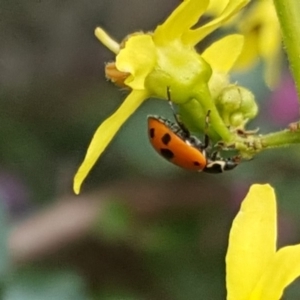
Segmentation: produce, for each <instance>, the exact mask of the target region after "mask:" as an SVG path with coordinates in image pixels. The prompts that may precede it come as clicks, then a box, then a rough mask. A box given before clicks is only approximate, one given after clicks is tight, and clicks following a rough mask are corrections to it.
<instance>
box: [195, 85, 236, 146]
mask: <svg viewBox="0 0 300 300" xmlns="http://www.w3.org/2000/svg"><path fill="white" fill-rule="evenodd" d="M194 96H195V98H196V99H197V100H198V101H199V103H200V104H201V106H202V107H203V109H204V111H205V112H208V111H210V115H209V125H210V126H211V127H212V128H213V130H214V131H215V132H216V133H217V134H218V135H219V136H220V137H221V140H222V141H224V142H226V143H230V142H232V141H233V140H234V135H233V134H232V133H231V132H230V131H229V130H228V128H227V126H226V125H225V123H224V121H223V120H222V118H221V117H220V114H219V112H218V110H217V108H216V106H215V104H214V102H213V100H212V98H211V95H210V92H209V90H208V87H207V86H206V85H203V86H202V87H201V88H199V89H197V91H196V94H195V95H194Z"/></svg>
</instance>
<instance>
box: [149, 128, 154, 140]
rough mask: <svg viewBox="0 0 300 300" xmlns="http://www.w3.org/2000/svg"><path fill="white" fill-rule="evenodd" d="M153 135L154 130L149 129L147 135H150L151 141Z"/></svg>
mask: <svg viewBox="0 0 300 300" xmlns="http://www.w3.org/2000/svg"><path fill="white" fill-rule="evenodd" d="M154 133H155V130H154V128H150V130H149V135H150V137H151V139H153V138H154Z"/></svg>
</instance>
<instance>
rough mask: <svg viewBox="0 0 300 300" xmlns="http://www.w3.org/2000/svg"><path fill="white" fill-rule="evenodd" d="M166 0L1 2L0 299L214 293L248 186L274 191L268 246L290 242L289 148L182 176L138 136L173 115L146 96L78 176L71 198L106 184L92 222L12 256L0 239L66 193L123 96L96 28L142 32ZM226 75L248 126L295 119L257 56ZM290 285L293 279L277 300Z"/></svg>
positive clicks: (294, 150)
mask: <svg viewBox="0 0 300 300" xmlns="http://www.w3.org/2000/svg"><path fill="white" fill-rule="evenodd" d="M178 3H179V1H177V0H176V1H175V0H168V1H163V3H162V1H160V0H152V1H140V0H127V1H124V0H98V1H94V0H92V1H88V2H86V1H63V2H61V1H45V0H40V1H38V0H36V1H27V2H24V1H20V0H14V1H8V0H2V1H1V4H0V28H1V29H0V37H1V41H2V43H1V45H0V86H1V89H0V99H1V101H0V112H1V118H0V135H1V137H2V143H1V144H0V160H1V168H0V200H1V202H0V204H1V205H0V276H1V277H0V278H1V282H0V284H1V287H0V293H1V294H2V296H3V297H2V298H1V299H5V300H16V299H18V300H27V299H32V300H34V299H45V300H48V299H49V300H50V299H66V300H67V299H72V300H73V299H78V300H79V299H80V300H81V299H95V300H98V299H99V300H100V299H101V300H113V299H124V300H127V299H128V300H135V299H166V300H168V299H170V300H171V299H172V300H173V299H175V300H177V299H178V300H180V299H225V294H226V292H225V264H224V257H225V253H226V248H227V238H228V232H229V228H230V226H231V222H232V219H233V217H234V215H235V213H236V212H237V210H238V208H239V205H240V201H241V200H242V199H243V197H244V196H245V194H246V192H247V190H248V188H249V186H250V184H252V183H265V182H269V183H270V184H272V185H273V186H274V188H275V189H276V193H277V196H278V205H279V210H278V211H279V224H280V228H279V245H280V246H281V245H286V244H293V243H299V240H300V238H299V237H300V202H299V174H300V156H299V146H294V147H291V148H286V149H280V150H279V149H278V150H277V149H275V150H272V151H271V150H270V151H269V152H265V153H263V154H261V155H259V156H258V157H256V158H255V159H254V160H252V161H249V162H244V163H242V164H241V165H240V166H239V167H238V168H237V169H235V170H234V171H232V172H229V173H228V174H224V175H216V176H213V175H210V174H194V173H188V172H186V171H184V170H180V169H178V168H176V167H175V166H172V165H170V164H168V163H167V162H165V161H164V160H163V159H161V158H160V157H158V156H157V155H156V153H155V152H154V151H153V149H152V148H151V146H150V145H149V143H148V138H147V135H146V117H147V115H148V114H158V115H162V116H165V117H170V118H172V113H171V112H170V110H169V107H168V105H167V103H162V101H155V100H151V101H148V102H147V103H145V104H144V105H143V106H142V107H141V108H140V109H139V111H138V112H137V113H136V114H135V115H134V116H132V118H131V119H130V120H129V121H128V122H127V123H126V124H125V125H124V127H123V128H122V130H121V131H120V133H119V134H118V136H117V138H116V139H115V140H114V141H113V142H112V144H111V145H110V146H109V148H108V149H107V151H106V152H105V153H104V155H103V156H102V158H101V160H100V161H99V162H98V164H97V166H96V167H95V168H94V170H93V172H92V173H91V175H90V176H89V178H88V180H87V182H86V184H85V185H84V187H83V190H82V194H83V195H89V191H91V192H93V193H95V195H94V194H92V195H94V196H93V197H94V198H96V199H98V198H99V202H101V203H102V198H104V199H105V198H106V196H103V195H102V196H98V194H97V192H99V191H100V192H101V191H102V190H105V192H106V193H112V194H113V197H111V198H110V197H108V198H109V202H108V203H110V205H106V206H105V207H104V208H103V209H102V210H101V209H100V211H99V216H98V219H97V220H94V225H95V226H93V227H92V228H91V230H90V231H89V232H85V235H82V236H80V237H78V240H76V242H73V243H70V244H68V245H64V246H62V247H61V249H59V250H56V251H54V252H55V253H50V254H48V255H44V256H41V257H36V258H35V259H32V261H25V262H23V264H18V263H17V262H15V261H14V256H13V253H14V252H13V251H11V249H10V248H9V247H8V246H7V245H9V244H7V240H9V237H10V235H11V232H12V229H14V228H15V227H17V226H18V225H19V224H22V222H25V221H26V220H31V218H32V217H33V216H34V215H38V214H39V213H40V211H42V210H43V209H44V208H45V207H47V209H49V210H51V208H52V207H53V206H54V205H55V204H56V203H57V202H59V201H63V200H61V197H62V196H64V197H66V196H70V197H71V196H72V188H71V186H72V180H73V175H74V173H75V171H76V170H77V167H78V165H79V163H80V162H81V160H82V158H83V156H84V154H85V151H86V147H87V145H88V143H89V141H90V139H91V137H92V134H93V132H94V130H95V129H96V128H97V126H98V125H99V123H100V122H101V121H102V120H104V119H105V118H106V117H107V116H108V115H109V114H111V113H112V112H113V111H114V110H115V109H116V108H117V107H118V106H119V104H120V103H121V101H122V99H124V97H125V95H126V92H124V91H119V90H118V89H117V88H115V87H114V86H112V85H111V84H110V83H108V82H106V80H105V78H104V72H103V66H104V62H107V61H109V60H111V59H112V56H111V55H110V53H109V51H108V50H106V49H105V48H104V47H103V46H102V45H100V44H99V42H98V41H97V40H96V39H95V37H94V36H93V32H94V28H95V27H96V26H97V25H101V26H102V27H103V28H106V29H107V30H108V31H109V32H110V33H112V34H113V35H114V36H115V37H116V38H117V39H118V40H121V39H122V38H123V37H124V36H126V35H127V34H128V33H130V32H133V31H135V30H141V29H143V30H145V31H147V30H151V29H153V28H154V27H155V26H156V24H158V23H159V22H161V21H162V20H164V18H165V17H166V16H167V15H168V14H169V12H170V11H171V10H172V8H174V7H175V6H176V5H177V4H178ZM203 47H205V44H204V45H203ZM278 72H280V70H278ZM287 77H289V75H288V74H287V71H286V69H285V70H284V71H283V72H282V78H283V79H284V78H287ZM234 80H237V81H239V82H240V83H241V84H242V85H245V86H247V87H248V88H250V89H251V90H252V91H253V93H254V94H255V95H256V97H257V99H258V102H259V106H260V114H259V117H258V118H257V119H256V120H255V121H254V122H253V123H252V126H253V128H256V127H259V128H260V130H261V131H262V132H267V131H271V130H275V129H278V128H281V127H283V126H287V125H288V123H289V122H292V121H295V119H296V118H297V116H298V110H297V111H292V112H290V114H287V113H285V111H283V110H282V109H281V107H280V106H278V107H277V106H275V105H274V102H272V97H273V96H272V93H273V94H276V93H279V90H278V89H279V88H278V89H277V90H276V89H275V90H274V91H273V92H271V91H270V90H268V89H267V88H266V87H265V85H264V83H263V76H262V65H261V64H258V65H257V66H256V68H254V69H253V70H252V71H251V72H248V73H247V74H234ZM282 82H284V80H283V81H282ZM285 87H286V85H283V86H281V87H280V88H281V90H280V91H281V95H283V96H282V97H283V98H282V101H283V102H284V103H285V105H286V106H292V105H295V103H296V101H297V99H296V95H295V93H294V94H293V92H292V94H291V93H290V91H286V92H283V93H282V90H284V88H285ZM284 95H287V96H286V97H285V96H284ZM282 114H285V120H286V122H287V123H286V124H285V125H283V124H282V122H280V121H281V116H282ZM145 183H146V184H145ZM157 190H159V192H156V191H157ZM128 191H130V193H129V192H128ZM128 195H134V197H130V196H128ZM131 198H135V200H134V201H133V200H132V199H131ZM116 199H117V200H116ZM84 200H86V201H88V200H87V199H84ZM106 204H107V203H106ZM82 213H83V212H82ZM78 218H79V216H78ZM41 222H42V221H41ZM53 222H55V220H53ZM66 222H67V220H66ZM95 231H96V234H95ZM44 234H45V236H47V234H48V232H44ZM25 246H26V245H25ZM25 246H24V247H25ZM8 249H9V250H10V251H8ZM299 295H300V284H299V282H295V283H294V284H293V285H292V286H291V287H289V288H288V292H287V299H292V300H293V299H299Z"/></svg>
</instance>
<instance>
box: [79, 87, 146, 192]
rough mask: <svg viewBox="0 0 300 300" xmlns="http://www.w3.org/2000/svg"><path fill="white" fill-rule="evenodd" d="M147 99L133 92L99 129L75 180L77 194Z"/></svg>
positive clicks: (138, 92) (144, 95) (139, 93)
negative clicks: (123, 126)
mask: <svg viewBox="0 0 300 300" xmlns="http://www.w3.org/2000/svg"><path fill="white" fill-rule="evenodd" d="M147 97H148V94H147V92H146V91H144V90H143V91H132V92H131V93H130V94H129V95H128V97H127V98H126V99H125V101H124V102H123V103H122V105H121V106H120V107H119V109H118V110H117V111H116V112H115V113H114V114H113V115H112V116H110V117H109V118H108V119H106V120H105V121H104V122H103V123H102V124H101V125H100V126H99V127H98V129H97V131H96V132H95V134H94V136H93V139H92V141H91V143H90V145H89V148H88V150H87V153H86V156H85V158H84V161H83V162H82V164H81V166H80V167H79V169H78V171H77V173H76V175H75V178H74V186H73V189H74V192H75V193H76V194H79V192H80V187H81V184H82V182H83V181H84V179H85V177H86V176H87V175H88V173H89V172H90V170H91V169H92V167H93V166H94V164H95V163H96V161H97V159H98V158H99V156H100V155H101V153H102V152H103V151H104V150H105V148H106V147H107V145H108V144H109V143H110V141H111V140H112V138H113V137H114V135H115V134H116V133H117V131H118V130H119V129H120V127H121V126H122V125H123V123H124V122H125V121H126V120H127V119H128V118H129V117H130V115H131V114H133V113H134V111H135V110H136V109H137V108H138V107H139V106H140V105H141V104H142V102H143V101H144V100H145V99H146V98H147Z"/></svg>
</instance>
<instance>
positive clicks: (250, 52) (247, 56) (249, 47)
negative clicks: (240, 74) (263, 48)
mask: <svg viewBox="0 0 300 300" xmlns="http://www.w3.org/2000/svg"><path fill="white" fill-rule="evenodd" d="M258 57H259V52H258V36H257V33H256V32H255V31H250V32H248V33H247V34H245V35H244V46H243V49H242V52H241V54H240V56H239V57H238V59H237V61H236V63H235V65H234V69H235V70H238V71H243V70H245V69H248V68H251V67H252V66H253V65H254V64H255V62H256V61H257V60H258Z"/></svg>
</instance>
